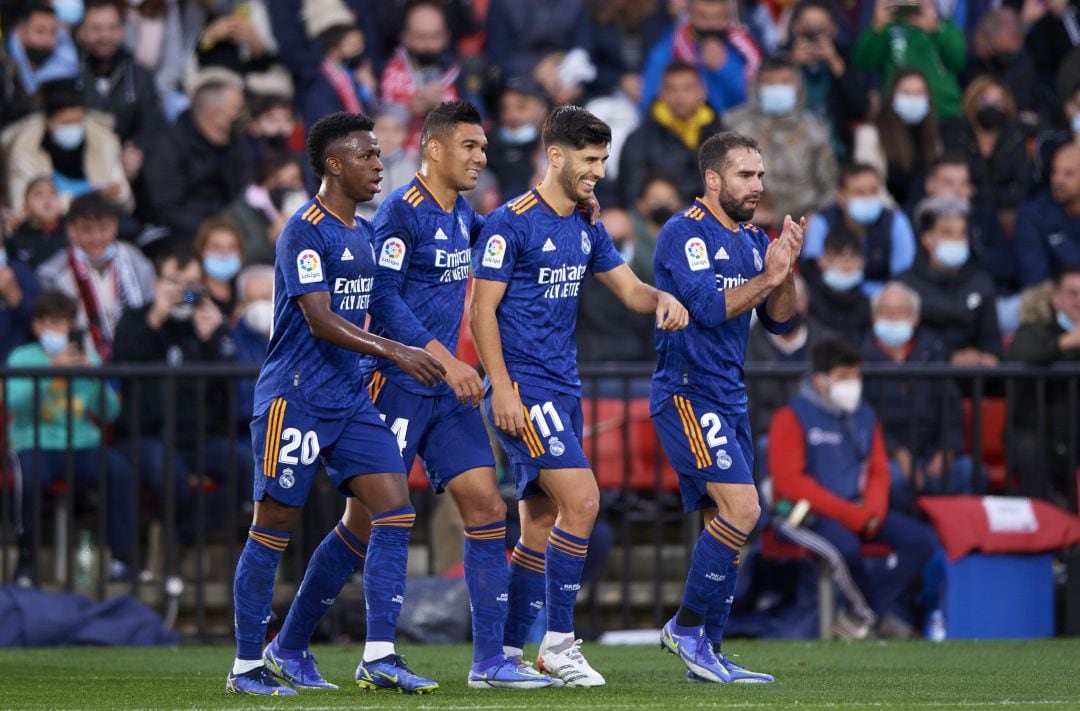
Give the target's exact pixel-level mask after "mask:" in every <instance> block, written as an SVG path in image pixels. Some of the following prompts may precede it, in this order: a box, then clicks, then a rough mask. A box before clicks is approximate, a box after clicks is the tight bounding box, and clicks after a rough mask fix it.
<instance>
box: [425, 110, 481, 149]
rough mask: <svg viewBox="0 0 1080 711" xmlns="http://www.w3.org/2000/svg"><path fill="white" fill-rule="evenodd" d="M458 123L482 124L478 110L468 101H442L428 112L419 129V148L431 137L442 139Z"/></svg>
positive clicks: (452, 130)
mask: <svg viewBox="0 0 1080 711" xmlns="http://www.w3.org/2000/svg"><path fill="white" fill-rule="evenodd" d="M459 123H467V124H471V125H475V126H480V125H481V124H483V119H482V118H481V117H480V112H479V111H477V110H476V107H475V106H473V105H472V104H470V103H469V102H468V101H444V102H442V103H441V104H439V105H438V106H436V107H435V108H433V109H432V110H431V111H429V112H428V115H427V117H426V118H425V119H424V127H423V128H422V129H421V130H420V150H421V151H423V150H424V146H426V145H427V143H428V141H430V140H431V139H432V138H434V139H436V140H442V139H443V138H445V137H446V136H448V135H450V134H451V133H453V132H454V129H455V128H456V127H457V125H458V124H459Z"/></svg>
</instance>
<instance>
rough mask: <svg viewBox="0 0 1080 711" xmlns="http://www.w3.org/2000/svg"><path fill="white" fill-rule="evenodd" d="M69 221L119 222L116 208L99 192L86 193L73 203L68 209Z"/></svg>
mask: <svg viewBox="0 0 1080 711" xmlns="http://www.w3.org/2000/svg"><path fill="white" fill-rule="evenodd" d="M66 219H67V221H68V222H69V223H71V222H75V221H76V220H106V219H113V220H119V219H120V216H119V214H118V213H117V210H116V206H115V205H113V203H112V202H110V201H109V199H108V198H106V197H105V196H104V195H102V194H101V193H99V192H92V193H86V194H85V195H80V196H79V197H77V198H75V199H74V200H72V201H71V206H70V207H68V211H67V218H66Z"/></svg>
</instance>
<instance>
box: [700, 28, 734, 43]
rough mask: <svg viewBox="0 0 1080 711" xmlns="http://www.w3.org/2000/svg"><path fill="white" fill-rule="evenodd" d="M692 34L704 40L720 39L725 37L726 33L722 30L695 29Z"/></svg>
mask: <svg viewBox="0 0 1080 711" xmlns="http://www.w3.org/2000/svg"><path fill="white" fill-rule="evenodd" d="M694 35H695V36H696V37H697V39H698V41H701V40H706V39H717V40H722V39H724V38H725V37H727V33H726V32H725V31H724V30H698V29H695V30H694Z"/></svg>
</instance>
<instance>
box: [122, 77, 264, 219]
mask: <svg viewBox="0 0 1080 711" xmlns="http://www.w3.org/2000/svg"><path fill="white" fill-rule="evenodd" d="M243 109H244V95H243V91H242V87H241V85H240V83H239V78H236V79H235V80H231V81H225V80H211V81H208V82H206V83H205V84H203V85H202V86H200V87H199V88H198V89H196V90H195V96H194V97H193V98H192V102H191V109H190V110H189V111H187V112H186V113H184V114H183V115H182V116H181V117H180V118H179V120H178V121H177V123H176V125H175V126H172V127H171V128H170V129H169V131H168V132H166V134H165V135H164V136H163V137H162V139H161V140H160V141H159V142H158V143H157V145H156V146H155V148H154V150H153V152H152V153H151V155H150V159H151V160H149V161H148V163H147V165H146V166H145V168H144V170H143V177H144V179H145V181H146V188H147V192H148V194H149V196H150V198H151V200H152V202H153V206H152V209H153V212H154V213H155V215H156V216H157V218H158V219H159V220H161V221H162V222H164V223H165V224H166V225H168V227H169V228H170V229H171V230H172V236H173V237H174V238H179V239H186V240H190V239H192V238H194V236H195V231H196V230H197V229H198V228H199V225H200V224H202V221H203V220H205V219H206V218H208V217H212V216H214V215H216V214H218V213H220V212H221V211H222V210H223V209H224V208H225V206H226V205H228V204H229V203H230V202H232V200H233V199H234V198H236V197H237V196H238V195H240V194H241V193H242V192H243V190H244V186H245V185H247V181H248V176H249V168H248V166H247V164H246V163H245V161H244V149H243V145H242V144H241V143H240V142H239V141H237V140H236V138H235V136H236V134H235V126H236V122H237V121H238V120H239V119H240V116H241V114H242V112H243Z"/></svg>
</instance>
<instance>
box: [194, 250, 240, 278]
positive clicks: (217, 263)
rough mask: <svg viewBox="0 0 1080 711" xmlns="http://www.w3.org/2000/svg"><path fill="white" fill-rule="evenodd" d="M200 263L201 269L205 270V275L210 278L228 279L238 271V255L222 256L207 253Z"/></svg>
mask: <svg viewBox="0 0 1080 711" xmlns="http://www.w3.org/2000/svg"><path fill="white" fill-rule="evenodd" d="M202 264H203V270H204V271H206V273H207V275H209V276H210V277H211V278H212V279H217V280H218V281H228V280H229V279H232V278H233V277H234V276H236V273H237V272H238V271H240V255H238V254H230V255H228V256H224V255H221V254H208V255H206V256H205V257H203V262H202Z"/></svg>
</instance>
